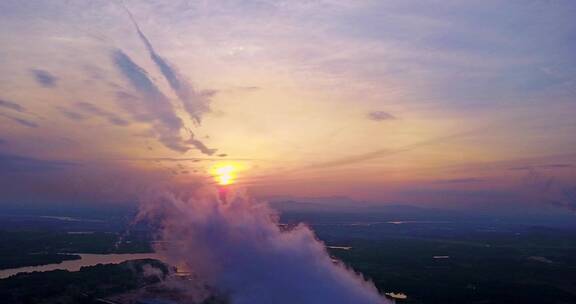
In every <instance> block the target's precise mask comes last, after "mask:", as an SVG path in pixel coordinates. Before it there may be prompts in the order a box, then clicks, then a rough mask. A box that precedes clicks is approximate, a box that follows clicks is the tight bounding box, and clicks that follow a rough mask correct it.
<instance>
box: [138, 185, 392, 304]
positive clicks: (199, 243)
mask: <svg viewBox="0 0 576 304" xmlns="http://www.w3.org/2000/svg"><path fill="white" fill-rule="evenodd" d="M229 194H231V195H232V197H231V198H230V200H229V203H227V204H224V203H221V202H220V201H219V200H218V198H217V195H216V193H212V191H209V190H207V189H203V190H199V191H194V192H193V193H187V194H178V195H176V194H174V193H172V192H156V193H155V194H154V195H151V196H149V197H148V199H146V200H145V202H144V204H143V205H142V209H141V212H140V215H139V219H147V220H152V222H153V223H155V224H157V225H158V232H159V235H158V237H159V239H160V241H161V242H158V244H161V245H160V246H158V248H157V251H158V252H160V253H162V254H163V255H165V257H166V259H167V261H168V262H169V263H170V264H173V265H185V267H186V268H188V270H189V271H191V272H192V273H193V274H194V276H195V277H196V278H198V279H200V280H202V281H203V284H206V285H208V286H211V287H213V288H215V289H216V290H217V291H218V292H219V293H221V294H224V295H226V297H228V299H229V301H230V302H231V303H233V304H269V303H275V304H284V303H286V304H288V303H289V304H295V303H299V304H308V303H310V304H312V303H313V304H321V303H330V304H337V303H342V304H344V303H368V304H370V303H386V302H387V301H386V300H385V299H384V298H383V297H382V296H381V295H380V294H379V293H378V291H377V289H376V288H375V287H374V285H373V284H372V283H371V282H368V281H366V280H365V279H364V278H362V277H361V276H360V275H359V274H356V273H354V272H353V271H352V270H350V269H348V268H346V267H345V266H344V265H342V264H339V263H336V264H335V263H334V262H333V261H332V260H331V258H330V256H329V255H328V253H327V251H326V248H325V246H324V244H323V243H321V242H320V241H318V240H317V239H316V237H315V236H314V233H313V232H312V231H311V230H310V229H309V228H308V227H306V226H304V225H299V226H297V227H295V228H293V229H290V230H286V231H283V230H282V229H280V227H279V226H278V222H277V216H276V215H275V213H274V212H273V211H272V210H271V209H269V208H268V206H267V205H266V204H263V203H259V202H256V201H254V200H252V199H250V198H249V197H248V196H247V195H245V194H242V193H239V192H236V193H232V192H230V193H229ZM193 285H194V286H198V282H194V283H193V282H191V283H190V288H193Z"/></svg>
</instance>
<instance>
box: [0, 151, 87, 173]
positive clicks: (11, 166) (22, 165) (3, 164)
mask: <svg viewBox="0 0 576 304" xmlns="http://www.w3.org/2000/svg"><path fill="white" fill-rule="evenodd" d="M77 165H78V164H76V163H74V162H69V161H59V160H44V159H39V158H34V157H27V156H19V155H12V154H3V153H0V170H1V171H2V172H4V173H7V172H45V171H55V170H63V169H66V168H70V167H74V166H77Z"/></svg>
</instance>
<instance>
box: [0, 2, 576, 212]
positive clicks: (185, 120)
mask: <svg viewBox="0 0 576 304" xmlns="http://www.w3.org/2000/svg"><path fill="white" fill-rule="evenodd" d="M575 15H576V3H574V1H571V0H548V1H544V0H541V1H536V0H523V1H492V0H488V1H485V0H483V1H480V0H478V1H474V0H473V1H452V0H447V1H434V0H429V1H426V0H421V1H412V0H407V1H384V0H378V1H364V0H357V1H356V0H355V1H343V0H306V1H304V0H291V1H281V0H279V1H268V0H260V1H251V0H248V1H235V0H222V1H181V0H174V1H159V0H145V1H130V0H126V1H101V0H95V1H63V0H49V1H48V0H34V1H21V0H3V1H1V2H0V172H1V173H0V182H1V184H2V186H0V203H14V202H19V201H46V202H54V201H74V202H79V201H102V202H104V201H111V202H112V201H122V200H127V199H129V198H130V197H131V195H132V194H133V193H134V192H138V191H141V190H142V187H146V186H143V185H150V184H151V183H152V184H158V183H166V184H190V183H202V181H205V180H206V177H207V176H208V177H209V176H210V174H211V172H213V168H214V167H215V166H222V165H228V164H232V165H233V166H235V167H236V168H238V172H237V184H238V185H242V186H243V187H247V188H248V189H249V190H250V191H251V192H252V193H254V194H255V195H257V196H259V197H264V198H266V197H268V198H270V197H272V198H273V197H285V196H293V197H333V196H345V197H350V198H352V199H354V200H361V201H369V202H374V203H408V204H422V205H431V206H452V207H459V208H462V207H463V208H467V207H471V206H496V207H498V206H517V205H518V204H524V205H525V206H531V207H534V206H536V208H556V207H563V208H564V209H565V210H576V170H575V169H576V136H574V134H576V115H575V114H576V100H575V97H576V56H574V54H576V19H574V16H575ZM514 208H516V207H514Z"/></svg>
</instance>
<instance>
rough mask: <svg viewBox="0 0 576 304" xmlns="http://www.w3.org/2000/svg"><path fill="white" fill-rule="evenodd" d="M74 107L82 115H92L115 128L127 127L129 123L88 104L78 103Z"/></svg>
mask: <svg viewBox="0 0 576 304" xmlns="http://www.w3.org/2000/svg"><path fill="white" fill-rule="evenodd" d="M76 107H77V108H78V109H80V110H82V111H84V113H88V114H92V115H94V116H97V117H101V118H104V119H106V120H107V121H108V122H109V123H111V124H113V125H116V126H127V125H129V124H130V122H129V121H128V120H126V119H124V118H122V117H120V116H118V115H117V114H114V113H112V112H109V111H107V110H104V109H101V108H100V107H98V106H96V105H94V104H92V103H89V102H78V103H76Z"/></svg>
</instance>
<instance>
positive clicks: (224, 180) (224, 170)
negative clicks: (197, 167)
mask: <svg viewBox="0 0 576 304" xmlns="http://www.w3.org/2000/svg"><path fill="white" fill-rule="evenodd" d="M237 171H238V167H237V166H235V165H233V164H220V165H216V166H215V167H214V173H213V175H214V178H215V179H216V182H218V184H219V185H221V186H226V185H230V184H232V183H233V182H234V180H235V178H236V174H235V173H236V172H237Z"/></svg>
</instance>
